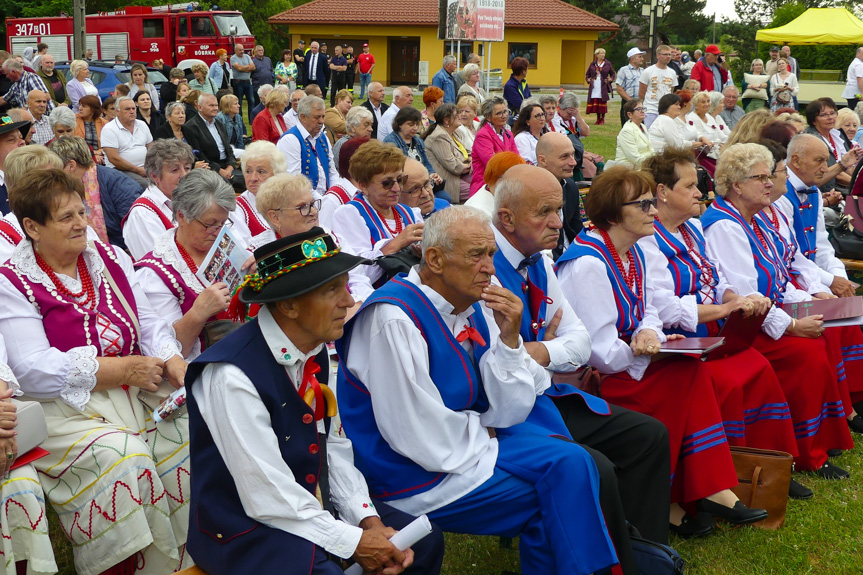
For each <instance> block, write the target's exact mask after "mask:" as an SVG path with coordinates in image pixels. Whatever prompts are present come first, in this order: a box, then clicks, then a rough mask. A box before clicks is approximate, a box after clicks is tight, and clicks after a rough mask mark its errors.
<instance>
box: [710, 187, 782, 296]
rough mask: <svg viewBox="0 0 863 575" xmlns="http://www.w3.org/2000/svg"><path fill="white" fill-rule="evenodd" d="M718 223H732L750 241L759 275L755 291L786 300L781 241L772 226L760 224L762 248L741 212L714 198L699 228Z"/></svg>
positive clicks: (719, 198)
mask: <svg viewBox="0 0 863 575" xmlns="http://www.w3.org/2000/svg"><path fill="white" fill-rule="evenodd" d="M720 220H728V221H731V222H734V223H736V224H737V225H739V226H740V227H741V228H743V231H744V232H746V238H747V239H748V240H749V247H750V249H751V250H752V256H753V260H754V261H755V271H756V274H757V276H758V292H759V293H760V294H762V295H764V296H765V297H769V298H770V299H772V300H775V301H776V302H778V303H782V299H783V298H784V297H785V284H786V281H787V279H788V276H787V274H786V273H785V265H784V263H783V261H782V255H781V254H780V253H779V249H778V248H777V244H778V243H779V242H780V241H781V239H779V238H777V237H776V236H777V235H778V232H776V231H774V230H773V226H766V225H760V226H759V227H760V229H761V233H762V235H763V236H764V240H765V243H766V244H767V246H764V245H763V244H762V243H761V240H759V239H758V236H756V235H755V232H754V231H753V229H752V227H751V226H750V225H749V223H748V222H746V221H744V220H743V217H742V216H741V215H740V212H738V211H737V209H736V208H735V207H734V206H732V205H731V204H729V203H728V202H727V201H726V200H725V198H722V197H718V198H716V200H714V202H713V203H712V204H711V205H710V207H709V208H707V211H706V212H704V214H703V215H702V216H701V225H702V226H704V229H705V230H706V229H708V228H709V227H710V226H711V225H713V224H715V223H716V222H718V221H720Z"/></svg>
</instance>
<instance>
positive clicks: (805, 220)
mask: <svg viewBox="0 0 863 575" xmlns="http://www.w3.org/2000/svg"><path fill="white" fill-rule="evenodd" d="M787 185H788V191H787V192H786V193H785V197H786V198H788V200H789V201H790V202H791V205H792V206H793V207H794V220H793V222H792V223H793V229H794V236H795V237H796V238H797V243H798V244H799V245H800V250H801V252H802V253H803V255H804V256H806V258H807V259H810V260H812V261H815V253H816V252H817V251H818V247H817V245H816V240H815V237H816V233H815V231H816V229H817V226H818V210H820V209H821V195H820V194H819V193H818V188H816V187H814V186H813V187H812V188H809V189H808V190H806V193H807V194H809V195H808V196H807V197H806V200H805V201H800V196H798V195H797V192H796V191H795V190H794V187H793V186H792V185H791V180H789V181H788V184H787ZM813 202H814V203H813Z"/></svg>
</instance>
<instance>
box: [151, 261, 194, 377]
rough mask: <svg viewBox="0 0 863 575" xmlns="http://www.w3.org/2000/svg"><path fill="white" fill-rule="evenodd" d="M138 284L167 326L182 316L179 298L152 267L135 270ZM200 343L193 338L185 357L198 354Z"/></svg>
mask: <svg viewBox="0 0 863 575" xmlns="http://www.w3.org/2000/svg"><path fill="white" fill-rule="evenodd" d="M135 276H136V277H137V280H138V284H139V285H140V286H141V289H142V290H143V291H144V295H146V296H147V301H149V302H150V307H151V308H152V309H157V310H159V316H160V317H161V318H162V320H164V321H165V322H166V323H167V324H168V326H173V325H174V324H175V323H177V322H178V321H180V320H181V319H182V318H183V310H182V309H181V308H180V300H178V299H177V296H176V294H175V293H174V292H173V291H172V290H171V288H169V287H168V286H167V285H165V282H163V281H162V279H161V278H160V277H159V275H158V274H157V273H156V272H154V271H153V270H152V269H150V268H147V267H142V268H138V269H137V270H136V271H135ZM200 353H201V343H200V341H199V340H198V339H196V340H195V343H194V345H193V346H192V350H191V351H190V352H189V355H188V356H187V357H186V359H188V360H189V361H191V360H192V359H194V358H195V357H197V356H198V355H200Z"/></svg>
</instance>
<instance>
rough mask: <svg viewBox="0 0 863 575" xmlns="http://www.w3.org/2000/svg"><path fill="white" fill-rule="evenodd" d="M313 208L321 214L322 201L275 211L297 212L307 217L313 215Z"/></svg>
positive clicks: (313, 201)
mask: <svg viewBox="0 0 863 575" xmlns="http://www.w3.org/2000/svg"><path fill="white" fill-rule="evenodd" d="M312 208H315V211H316V212H319V211H320V210H321V200H312V201H311V202H309V203H308V204H303V205H302V206H297V207H295V208H275V211H277V212H281V211H283V210H297V211H298V212H300V215H301V216H303V217H306V216H308V215H309V214H311V213H312Z"/></svg>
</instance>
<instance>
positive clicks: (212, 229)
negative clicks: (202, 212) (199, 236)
mask: <svg viewBox="0 0 863 575" xmlns="http://www.w3.org/2000/svg"><path fill="white" fill-rule="evenodd" d="M195 221H196V222H198V223H199V224H201V226H202V227H203V228H204V231H205V232H207V233H208V234H215V233H218V232H219V231H220V230H221V229H222V226H224V227H226V228H230V227H231V226H233V225H234V222H232V221H231V220H229V219H228V220H225V221H224V222H219V223H217V224H209V225H208V224H205V223H204V222H202V221H201V220H199V219H198V218H195Z"/></svg>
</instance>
